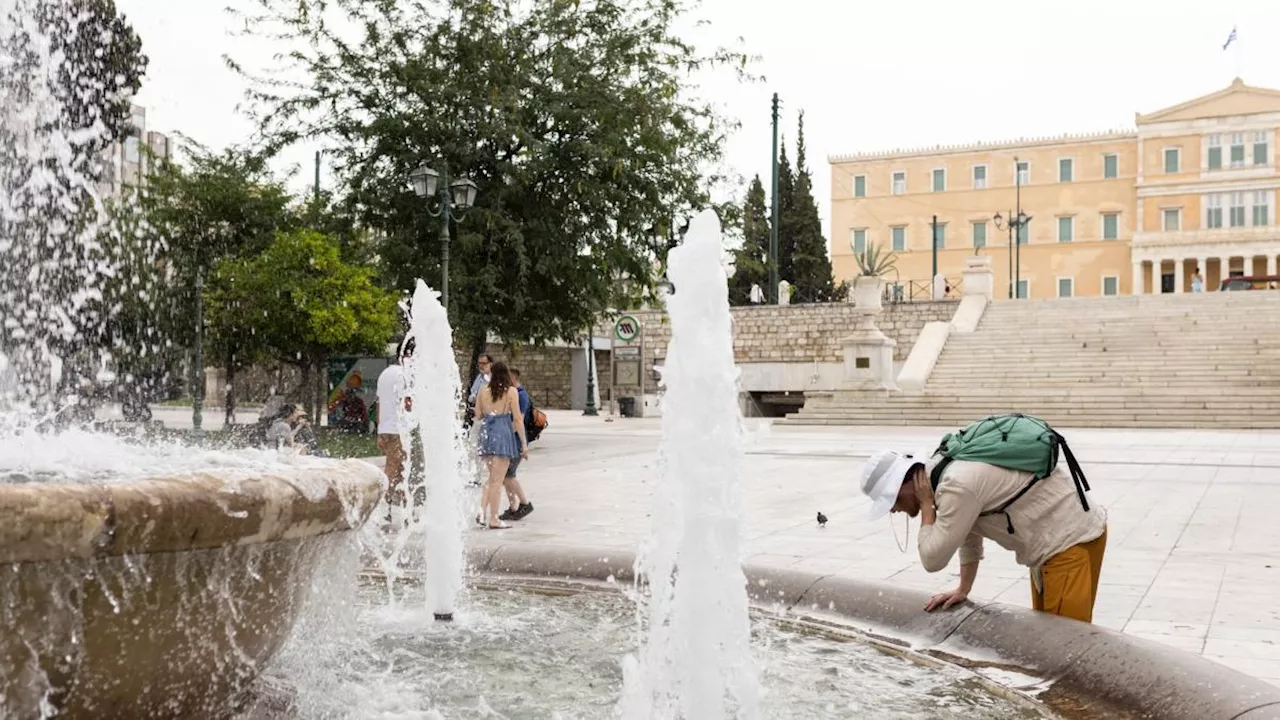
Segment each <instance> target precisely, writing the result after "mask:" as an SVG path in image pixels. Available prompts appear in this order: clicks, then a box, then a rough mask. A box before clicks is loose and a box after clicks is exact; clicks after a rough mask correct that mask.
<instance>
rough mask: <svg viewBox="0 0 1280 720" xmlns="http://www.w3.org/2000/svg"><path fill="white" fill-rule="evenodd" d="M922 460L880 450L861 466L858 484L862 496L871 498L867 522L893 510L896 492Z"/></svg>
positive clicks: (892, 451)
mask: <svg viewBox="0 0 1280 720" xmlns="http://www.w3.org/2000/svg"><path fill="white" fill-rule="evenodd" d="M922 462H924V461H923V459H922V458H919V457H917V456H913V455H906V454H903V453H899V452H897V451H895V450H882V451H880V452H878V453H876V454H875V455H872V456H871V459H870V460H867V461H866V462H865V463H863V465H862V473H861V474H862V477H861V479H860V484H861V487H862V494H864V495H866V496H867V497H869V498H871V510H870V512H868V513H867V519H868V520H878V519H879V518H882V517H884V516H885V515H887V514H888V513H889V511H890V510H892V509H893V504H894V503H895V502H897V500H898V490H899V489H900V488H901V487H902V483H903V482H904V481H905V480H906V479H907V473H908V472H910V471H911V468H912V466H914V465H918V464H921V463H922Z"/></svg>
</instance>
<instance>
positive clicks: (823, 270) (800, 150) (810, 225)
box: [778, 112, 841, 303]
mask: <svg viewBox="0 0 1280 720" xmlns="http://www.w3.org/2000/svg"><path fill="white" fill-rule="evenodd" d="M799 125H800V127H799V132H798V133H797V138H796V170H795V178H794V185H793V186H792V188H791V193H792V199H791V202H790V204H789V206H788V209H787V213H786V214H785V215H783V217H782V221H781V223H780V226H781V229H782V230H784V231H785V234H786V238H787V240H786V242H785V243H784V242H782V241H781V238H780V239H779V246H780V248H779V254H780V255H781V256H782V258H783V260H782V263H781V266H782V267H785V268H786V273H785V274H784V275H782V277H783V278H784V279H786V280H789V281H790V282H791V284H792V288H793V290H794V292H793V294H792V302H797V303H820V302H832V301H835V300H840V299H841V298H840V297H838V295H839V293H838V292H837V287H836V286H835V285H834V284H833V282H832V271H831V259H830V257H828V255H827V239H826V238H825V237H823V235H822V220H821V219H820V218H819V217H818V204H817V202H816V201H815V200H814V197H813V177H812V174H811V173H810V171H809V168H808V166H807V164H806V163H807V160H806V156H805V144H804V113H803V112H801V113H800V119H799ZM778 192H779V194H781V192H782V188H781V184H779V189H778ZM782 197H786V196H785V195H783V196H782Z"/></svg>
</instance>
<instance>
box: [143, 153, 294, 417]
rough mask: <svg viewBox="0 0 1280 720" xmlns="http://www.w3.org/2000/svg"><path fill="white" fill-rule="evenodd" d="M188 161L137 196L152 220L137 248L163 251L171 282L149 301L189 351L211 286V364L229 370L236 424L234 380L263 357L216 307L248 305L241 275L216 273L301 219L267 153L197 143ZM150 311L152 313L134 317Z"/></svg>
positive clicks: (169, 168) (171, 166) (238, 324)
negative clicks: (199, 293) (236, 282)
mask: <svg viewBox="0 0 1280 720" xmlns="http://www.w3.org/2000/svg"><path fill="white" fill-rule="evenodd" d="M184 154H185V156H186V158H185V163H184V164H179V163H176V162H163V163H159V164H157V165H156V167H155V171H154V172H153V173H152V175H150V176H149V178H148V182H147V183H146V185H144V186H143V187H141V188H138V189H136V190H135V191H134V192H135V198H136V202H137V205H138V208H139V210H140V211H141V213H142V214H143V216H144V217H145V223H144V224H142V225H140V226H139V227H140V229H143V230H145V231H146V232H147V233H149V234H150V236H151V237H150V239H149V240H144V239H137V240H134V241H132V242H133V244H135V245H137V244H143V245H150V246H152V247H155V248H157V249H159V250H160V251H161V252H162V254H161V255H160V257H162V259H163V260H162V265H161V266H160V267H159V268H157V269H158V270H159V271H160V272H162V273H163V274H164V275H165V276H167V277H168V278H169V281H168V282H167V283H166V285H165V288H164V289H163V290H161V291H157V293H153V294H152V295H150V296H148V297H147V298H145V302H148V303H153V304H154V306H153V307H152V308H151V310H150V312H151V313H153V314H154V313H157V312H158V313H160V314H162V315H164V316H165V317H166V318H168V319H167V320H166V321H165V325H164V328H165V332H166V337H165V340H166V342H169V343H172V344H173V345H176V346H178V347H182V348H192V347H193V346H194V345H195V343H196V341H197V338H196V333H195V330H196V324H195V317H196V312H195V301H196V288H197V287H198V286H199V285H201V284H202V283H204V282H205V281H206V280H207V281H208V282H209V285H208V286H207V287H208V292H207V293H206V298H205V299H206V303H205V306H206V308H208V309H209V311H210V314H209V316H208V317H207V318H206V325H205V327H206V329H207V331H208V333H209V335H210V337H209V338H208V339H209V345H210V348H211V350H212V352H211V353H210V355H209V357H210V359H211V360H212V361H213V362H216V363H217V364H219V365H222V366H223V367H224V368H226V370H227V374H228V377H227V397H226V398H225V399H224V408H225V411H226V413H227V418H228V420H229V419H230V418H231V417H232V416H233V415H234V412H235V405H236V383H235V373H236V371H237V369H239V368H242V367H244V366H245V364H246V363H247V362H250V361H251V360H252V359H254V358H255V357H256V356H257V352H256V351H254V350H253V349H252V343H250V342H248V341H249V340H250V339H249V338H248V337H247V335H246V331H245V328H246V327H248V326H247V325H245V324H244V322H243V319H240V320H238V319H237V317H236V315H235V314H234V313H231V314H229V313H227V312H225V308H215V307H213V304H215V303H218V302H223V301H224V300H225V301H226V302H232V301H234V302H242V301H243V298H240V297H239V296H238V295H234V293H235V292H236V291H235V289H234V288H232V287H230V286H229V285H228V284H227V283H228V282H229V278H231V277H234V276H235V274H236V273H235V271H236V270H237V269H238V268H237V267H236V266H235V265H233V264H232V265H225V264H224V265H222V266H221V272H215V269H216V268H219V267H220V263H224V261H228V262H229V261H234V260H237V259H245V258H250V257H253V256H255V255H257V254H258V253H260V252H261V251H262V250H264V249H265V248H266V247H267V246H268V245H269V244H270V243H271V241H272V238H274V237H275V235H276V233H277V232H279V231H282V230H289V229H291V228H294V227H297V226H298V224H299V222H300V218H299V217H298V215H297V213H295V212H294V211H293V209H292V208H291V207H290V205H291V202H292V198H291V197H290V195H289V193H288V192H287V190H286V189H285V188H284V186H283V185H282V184H280V183H279V182H278V181H276V179H275V178H274V177H272V175H271V173H270V170H269V168H268V166H267V162H268V157H267V156H266V155H265V154H263V153H259V152H254V151H251V150H247V149H244V148H236V147H232V148H228V149H226V150H223V151H221V152H212V151H209V150H206V149H205V148H203V147H201V146H200V145H198V144H196V143H194V142H190V141H188V142H187V143H186V145H185V148H184ZM161 292H162V293H163V296H161V295H160V293H161ZM228 293H232V294H231V295H228ZM140 300H144V299H143V298H136V299H134V298H129V297H126V298H124V299H123V300H122V302H124V303H125V304H126V305H128V304H129V303H133V302H138V301H140ZM146 312H148V310H147V309H146V308H138V309H135V310H133V311H132V313H133V314H142V313H146ZM202 370H203V369H202V368H195V367H194V366H193V367H192V369H191V372H192V374H193V377H192V378H191V382H192V383H193V384H196V387H195V390H196V391H197V392H199V391H200V386H199V385H198V384H199V383H201V382H203V379H202V374H203V373H202Z"/></svg>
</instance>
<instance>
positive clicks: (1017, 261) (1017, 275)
mask: <svg viewBox="0 0 1280 720" xmlns="http://www.w3.org/2000/svg"><path fill="white" fill-rule="evenodd" d="M1018 165H1019V162H1018V158H1016V157H1015V158H1014V159H1013V178H1014V187H1015V190H1014V203H1015V206H1016V207H1017V210H1010V211H1009V222H1008V225H1007V227H1008V230H1009V297H1010V298H1011V299H1013V298H1017V297H1018V286H1019V285H1021V284H1022V228H1024V227H1026V226H1027V223H1029V222H1031V216H1030V215H1028V214H1026V213H1024V212H1022V171H1021V168H1019V167H1018ZM993 220H994V221H995V224H996V229H997V230H1004V229H1005V228H1006V225H1005V223H1004V218H1003V217H1001V216H1000V213H996V216H995V217H994V218H993Z"/></svg>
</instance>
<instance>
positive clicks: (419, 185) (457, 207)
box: [409, 163, 479, 314]
mask: <svg viewBox="0 0 1280 720" xmlns="http://www.w3.org/2000/svg"><path fill="white" fill-rule="evenodd" d="M443 167H444V171H443V172H436V171H435V170H432V169H431V168H429V167H427V166H426V165H423V166H422V167H420V168H418V169H417V170H414V171H413V172H411V173H409V182H410V184H412V185H413V192H414V193H415V194H416V195H417V196H418V197H420V198H423V199H425V200H427V201H428V203H427V214H428V215H430V216H431V217H438V218H441V219H442V222H441V223H440V303H441V304H442V305H444V311H445V314H448V312H449V221H450V220H453V221H455V222H461V221H462V218H463V216H464V215H466V212H467V210H470V209H471V207H472V206H474V205H475V202H476V193H477V192H478V190H479V188H477V187H476V184H475V183H474V182H472V181H471V180H470V178H459V179H457V180H454V181H453V182H452V183H451V182H450V179H449V164H448V163H445V164H444V166H443ZM432 197H435V198H436V201H435V203H434V208H433V204H432V203H431V201H430V200H431V198H432Z"/></svg>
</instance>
